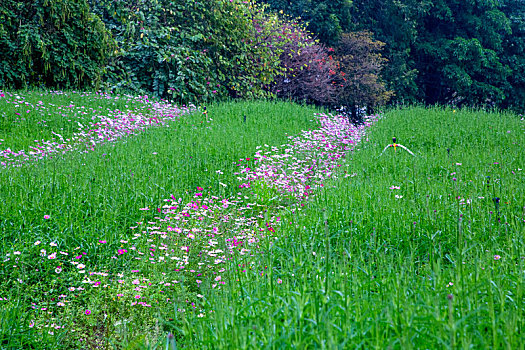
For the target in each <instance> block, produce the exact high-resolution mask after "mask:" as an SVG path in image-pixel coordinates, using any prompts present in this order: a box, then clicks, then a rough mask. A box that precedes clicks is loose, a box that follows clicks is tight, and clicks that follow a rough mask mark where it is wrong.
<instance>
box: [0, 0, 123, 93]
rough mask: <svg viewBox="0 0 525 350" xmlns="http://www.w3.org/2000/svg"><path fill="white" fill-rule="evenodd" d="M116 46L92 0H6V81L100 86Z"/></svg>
mask: <svg viewBox="0 0 525 350" xmlns="http://www.w3.org/2000/svg"><path fill="white" fill-rule="evenodd" d="M112 47H113V42H112V40H111V37H110V35H109V33H108V31H107V30H106V28H105V26H104V24H103V23H102V22H101V21H100V19H99V18H98V17H97V16H96V15H94V14H93V13H91V12H90V11H89V6H88V3H87V1H86V0H31V1H29V0H2V1H1V2H0V86H4V87H12V88H17V89H20V88H23V87H27V86H46V87H54V88H83V87H88V86H89V87H97V86H98V85H99V84H100V81H101V72H102V67H104V65H105V64H106V62H107V57H108V55H109V52H110V50H111V49H112Z"/></svg>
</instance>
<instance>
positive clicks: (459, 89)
mask: <svg viewBox="0 0 525 350" xmlns="http://www.w3.org/2000/svg"><path fill="white" fill-rule="evenodd" d="M264 2H266V3H268V4H269V5H270V6H271V8H272V9H273V10H276V11H281V10H282V11H288V12H289V13H290V14H291V15H293V16H300V17H301V18H302V19H304V20H305V21H309V24H308V28H309V29H310V30H312V31H313V32H315V33H317V34H318V38H319V39H320V41H321V42H323V43H325V44H327V45H334V46H337V45H339V43H340V42H341V40H340V38H341V36H342V33H344V32H346V31H349V32H350V31H362V30H368V31H371V32H372V33H373V37H374V38H375V39H376V40H378V41H381V42H384V43H385V47H384V50H383V55H384V57H385V58H386V59H387V60H388V63H387V64H386V65H385V67H384V69H383V70H382V72H381V78H382V79H383V81H384V82H385V83H386V86H387V88H388V90H391V91H394V93H395V95H394V97H393V99H392V101H393V102H416V101H419V102H425V103H429V104H435V103H439V104H449V103H453V104H455V105H484V106H495V107H501V108H515V109H521V110H523V109H524V108H525V0H502V1H496V0H478V1H464V0H406V1H397V0H353V1H352V2H351V3H350V2H349V1H344V0H301V1H287V0H264ZM320 13H323V14H324V15H322V16H319V14H320Z"/></svg>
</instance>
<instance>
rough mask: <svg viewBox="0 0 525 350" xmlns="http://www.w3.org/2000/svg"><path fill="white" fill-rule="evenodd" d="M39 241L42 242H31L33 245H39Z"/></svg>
mask: <svg viewBox="0 0 525 350" xmlns="http://www.w3.org/2000/svg"><path fill="white" fill-rule="evenodd" d="M40 243H42V242H40V241H36V242H35V243H33V244H34V245H39V244H40Z"/></svg>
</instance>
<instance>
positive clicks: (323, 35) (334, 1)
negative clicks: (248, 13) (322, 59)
mask: <svg viewBox="0 0 525 350" xmlns="http://www.w3.org/2000/svg"><path fill="white" fill-rule="evenodd" d="M261 2H263V3H267V4H269V5H270V8H271V9H272V10H274V11H283V12H284V13H286V14H288V15H290V16H292V17H300V18H301V19H302V20H303V21H304V22H307V23H308V30H309V31H311V32H312V33H314V34H315V35H316V36H317V37H318V38H319V40H320V41H321V43H323V44H325V45H329V46H332V45H336V44H337V42H338V41H339V38H340V37H341V34H342V33H343V32H346V31H348V30H349V29H350V26H351V14H350V9H351V6H352V1H351V0H262V1H261Z"/></svg>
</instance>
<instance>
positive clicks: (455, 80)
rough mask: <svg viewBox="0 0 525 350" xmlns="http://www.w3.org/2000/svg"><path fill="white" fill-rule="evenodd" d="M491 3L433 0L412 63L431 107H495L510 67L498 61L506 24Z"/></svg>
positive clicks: (508, 29) (501, 97) (421, 25)
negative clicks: (414, 64)
mask: <svg viewBox="0 0 525 350" xmlns="http://www.w3.org/2000/svg"><path fill="white" fill-rule="evenodd" d="M500 6H501V5H500V4H499V2H497V1H493V0H481V1H475V2H473V1H463V0H446V1H444V0H435V1H433V3H432V4H431V6H430V8H429V9H428V11H427V12H426V13H425V14H424V16H423V17H422V18H421V20H420V23H419V26H418V34H417V35H418V39H417V41H416V42H415V44H414V59H415V61H416V69H417V70H418V72H419V74H418V77H417V80H416V81H417V84H418V86H419V88H420V89H421V90H422V92H423V93H424V98H425V101H426V102H427V103H429V104H435V103H440V104H446V103H454V104H457V105H464V104H468V105H499V104H500V103H501V102H502V101H503V100H504V99H505V91H504V86H505V85H506V84H507V78H508V77H509V74H510V69H509V68H508V66H507V65H505V64H504V63H503V61H502V59H501V55H502V54H503V53H504V50H503V41H504V38H505V36H506V35H509V34H510V33H511V27H510V21H509V20H508V18H507V17H506V16H505V14H504V13H503V12H502V11H501V9H500Z"/></svg>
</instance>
